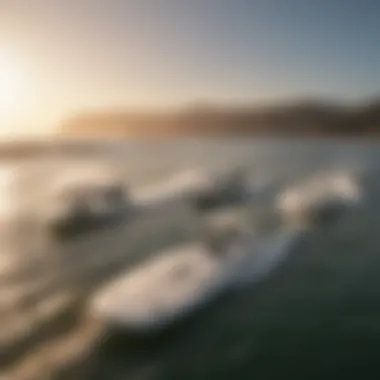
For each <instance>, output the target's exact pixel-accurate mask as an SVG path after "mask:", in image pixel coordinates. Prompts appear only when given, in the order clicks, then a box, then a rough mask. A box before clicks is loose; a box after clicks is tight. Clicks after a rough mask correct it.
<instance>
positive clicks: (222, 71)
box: [0, 0, 380, 131]
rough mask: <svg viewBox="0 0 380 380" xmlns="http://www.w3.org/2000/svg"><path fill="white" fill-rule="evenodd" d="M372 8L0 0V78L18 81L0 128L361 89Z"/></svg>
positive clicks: (368, 2) (379, 13) (233, 0)
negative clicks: (123, 110)
mask: <svg viewBox="0 0 380 380" xmlns="http://www.w3.org/2000/svg"><path fill="white" fill-rule="evenodd" d="M379 19H380V1H378V0H0V31H1V33H0V78H1V77H3V81H4V77H7V78H8V77H9V78H10V79H9V80H7V83H8V87H12V86H11V83H12V80H13V79H12V78H13V77H14V82H15V83H14V85H15V86H16V85H17V86H16V87H14V86H13V87H14V88H15V89H17V88H18V89H19V90H18V92H17V91H16V90H14V91H13V92H14V94H13V99H12V101H8V100H9V99H7V96H8V95H7V91H6V90H3V91H2V92H1V89H0V94H2V95H0V107H1V102H2V103H3V112H2V114H0V121H2V122H3V127H1V128H3V131H5V125H9V124H13V125H17V126H23V127H24V131H25V130H26V128H28V127H31V126H33V127H35V128H36V126H38V125H40V126H41V128H42V127H45V126H48V125H51V123H53V122H56V121H57V120H59V118H60V117H62V116H65V115H67V114H70V113H71V112H72V111H75V110H80V109H82V108H85V109H87V108H94V107H112V106H116V107H123V106H172V105H177V104H183V103H186V102H192V101H198V100H203V99H205V100H209V99H211V100H214V99H215V100H220V101H234V102H235V101H236V102H239V101H244V102H268V101H271V100H277V99H283V98H287V97H297V96H302V95H313V96H328V97H333V98H345V99H357V98H362V97H366V96H371V95H373V94H376V93H377V92H378V91H379V89H380V47H379V40H380V24H379ZM1 57H3V58H4V57H5V58H4V59H5V62H7V64H4V65H3V66H2V65H1ZM4 59H3V61H4ZM2 67H3V68H2ZM13 68H15V69H13ZM0 84H1V80H0ZM0 110H1V108H0ZM7 123H8V124H7ZM37 129H38V128H37ZM8 130H10V128H9V127H8Z"/></svg>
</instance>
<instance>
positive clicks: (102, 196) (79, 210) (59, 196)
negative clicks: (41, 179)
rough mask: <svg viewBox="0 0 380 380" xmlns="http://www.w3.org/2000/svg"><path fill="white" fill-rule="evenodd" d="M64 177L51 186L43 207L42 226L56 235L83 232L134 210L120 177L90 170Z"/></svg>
mask: <svg viewBox="0 0 380 380" xmlns="http://www.w3.org/2000/svg"><path fill="white" fill-rule="evenodd" d="M85 169H87V168H85ZM64 174H65V175H62V176H60V177H59V178H58V179H57V180H56V181H52V182H51V183H50V186H48V189H47V191H46V193H45V194H44V197H43V202H44V203H45V204H43V205H41V206H42V207H40V208H39V213H38V218H39V221H40V223H41V224H42V225H44V226H46V227H47V228H48V229H50V230H52V232H59V233H60V232H63V231H66V232H70V233H71V232H75V231H83V230H86V229H87V227H88V228H92V227H93V226H95V225H99V224H101V223H103V222H108V221H109V220H112V219H113V218H116V217H119V216H122V215H125V214H126V213H128V212H130V211H131V209H132V205H131V203H130V202H129V199H128V197H127V191H126V189H125V187H124V185H123V184H122V183H121V182H120V180H119V178H118V177H117V176H113V175H110V174H105V173H99V172H97V171H89V170H88V169H87V170H80V169H79V170H72V171H69V172H68V173H64Z"/></svg>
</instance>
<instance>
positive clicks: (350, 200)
mask: <svg viewBox="0 0 380 380" xmlns="http://www.w3.org/2000/svg"><path fill="white" fill-rule="evenodd" d="M363 197H364V194H363V191H362V188H361V186H360V183H359V181H358V180H357V178H355V177H354V176H352V175H350V173H347V172H345V171H338V172H337V171H325V172H321V173H319V174H317V175H316V176H314V177H312V178H311V179H309V180H307V181H304V182H301V183H298V184H296V185H294V186H291V187H289V188H287V189H285V191H283V192H282V193H280V194H279V195H278V197H277V199H276V205H275V207H276V208H277V211H278V212H279V213H280V215H281V216H282V217H283V219H284V220H285V222H287V223H290V224H295V225H298V226H301V225H304V226H308V225H310V224H314V225H315V224H316V225H323V224H328V223H331V222H334V221H336V220H338V219H339V218H340V217H341V216H342V215H343V214H344V212H345V211H347V210H348V209H349V208H351V207H353V206H356V205H359V204H360V203H361V202H362V201H363Z"/></svg>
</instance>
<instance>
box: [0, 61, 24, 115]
mask: <svg viewBox="0 0 380 380" xmlns="http://www.w3.org/2000/svg"><path fill="white" fill-rule="evenodd" d="M22 87H23V78H22V72H21V69H20V68H19V67H18V66H17V64H16V63H15V62H12V61H11V59H9V58H8V57H7V56H5V55H0V111H1V112H5V113H8V112H13V111H14V112H16V111H17V106H18V105H19V102H20V101H21V98H22V95H23V88H22Z"/></svg>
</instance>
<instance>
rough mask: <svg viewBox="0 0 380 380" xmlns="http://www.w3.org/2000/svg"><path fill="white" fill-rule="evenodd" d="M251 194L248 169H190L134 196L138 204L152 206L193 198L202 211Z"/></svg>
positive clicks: (236, 200)
mask: <svg viewBox="0 0 380 380" xmlns="http://www.w3.org/2000/svg"><path fill="white" fill-rule="evenodd" d="M247 195H248V186H247V183H246V176H245V171H242V170H233V171H228V172H224V173H211V172H207V171H205V170H201V169H188V170H184V171H182V172H180V173H177V174H176V175H174V176H172V177H170V178H167V179H165V180H163V181H162V182H161V183H157V184H155V185H154V186H149V187H147V188H144V189H139V191H138V192H136V194H135V195H134V203H135V204H138V205H140V206H143V207H146V206H150V207H152V206H162V205H167V204H168V203H170V202H173V201H178V200H182V201H189V202H190V204H191V205H192V206H194V207H195V208H196V209H198V210H208V209H212V208H216V207H219V206H223V205H225V204H228V203H232V202H238V201H242V200H243V199H245V198H246V196H247Z"/></svg>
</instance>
